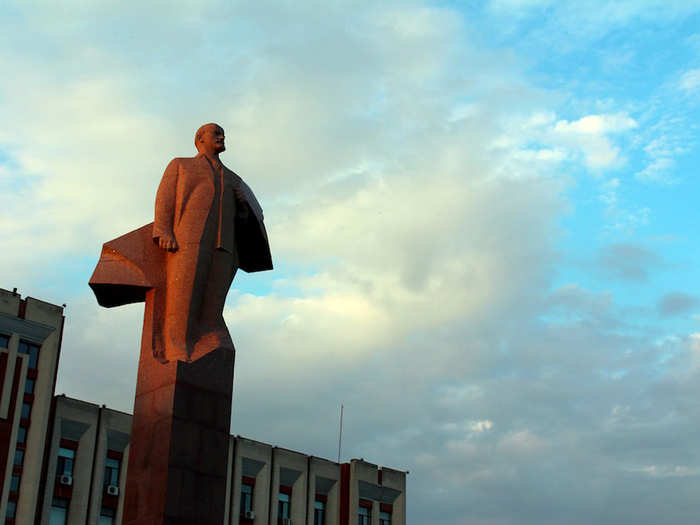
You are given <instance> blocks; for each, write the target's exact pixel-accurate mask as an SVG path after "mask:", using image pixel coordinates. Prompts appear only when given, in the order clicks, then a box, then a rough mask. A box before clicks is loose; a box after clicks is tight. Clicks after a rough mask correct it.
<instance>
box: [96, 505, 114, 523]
mask: <svg viewBox="0 0 700 525" xmlns="http://www.w3.org/2000/svg"><path fill="white" fill-rule="evenodd" d="M114 516H116V512H115V511H114V509H110V508H109V507H102V510H101V511H100V521H98V522H97V524H98V525H113V524H114Z"/></svg>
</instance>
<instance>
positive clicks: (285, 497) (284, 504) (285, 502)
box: [277, 493, 290, 521]
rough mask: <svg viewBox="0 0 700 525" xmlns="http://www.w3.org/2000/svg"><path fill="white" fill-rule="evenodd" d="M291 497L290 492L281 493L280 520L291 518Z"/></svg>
mask: <svg viewBox="0 0 700 525" xmlns="http://www.w3.org/2000/svg"><path fill="white" fill-rule="evenodd" d="M289 499H290V498H289V494H283V493H280V499H279V504H278V506H277V518H278V521H279V520H284V519H288V518H289Z"/></svg>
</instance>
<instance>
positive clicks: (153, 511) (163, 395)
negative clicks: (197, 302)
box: [122, 348, 235, 525]
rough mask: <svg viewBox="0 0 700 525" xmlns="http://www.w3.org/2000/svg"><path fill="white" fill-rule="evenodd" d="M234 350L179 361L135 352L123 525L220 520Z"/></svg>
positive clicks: (206, 523) (177, 524)
mask: <svg viewBox="0 0 700 525" xmlns="http://www.w3.org/2000/svg"><path fill="white" fill-rule="evenodd" d="M234 357H235V352H234V351H233V350H232V349H227V348H219V349H216V350H214V351H212V352H210V353H208V354H206V355H205V356H203V357H201V358H200V359H198V360H196V361H194V362H191V363H187V362H184V361H176V362H169V363H160V362H158V361H157V360H156V359H154V358H153V354H152V352H151V351H145V352H143V351H142V354H141V358H140V361H139V375H138V377H139V382H138V384H137V386H136V400H135V402H134V416H133V423H132V430H131V444H130V447H129V448H130V452H129V467H128V477H127V483H126V493H125V502H124V517H123V520H122V523H123V524H124V525H180V524H182V525H184V524H187V525H194V524H197V525H209V524H212V525H213V524H216V525H221V524H222V523H223V521H224V513H225V501H226V468H227V464H228V448H229V435H230V421H231V399H232V393H233V365H234Z"/></svg>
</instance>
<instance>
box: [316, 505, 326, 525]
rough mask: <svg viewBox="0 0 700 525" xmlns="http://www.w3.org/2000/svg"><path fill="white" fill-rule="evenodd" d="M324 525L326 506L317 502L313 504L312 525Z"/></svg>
mask: <svg viewBox="0 0 700 525" xmlns="http://www.w3.org/2000/svg"><path fill="white" fill-rule="evenodd" d="M325 523H326V504H325V503H323V502H322V501H317V502H315V504H314V525H325Z"/></svg>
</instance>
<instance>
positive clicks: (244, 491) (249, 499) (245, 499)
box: [241, 483, 253, 514]
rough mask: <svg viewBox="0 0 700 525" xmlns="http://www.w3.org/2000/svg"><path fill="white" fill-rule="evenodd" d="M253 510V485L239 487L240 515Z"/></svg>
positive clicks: (244, 484)
mask: <svg viewBox="0 0 700 525" xmlns="http://www.w3.org/2000/svg"><path fill="white" fill-rule="evenodd" d="M249 510H253V485H248V484H247V483H243V484H242V485H241V514H245V513H246V512H248V511H249Z"/></svg>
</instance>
